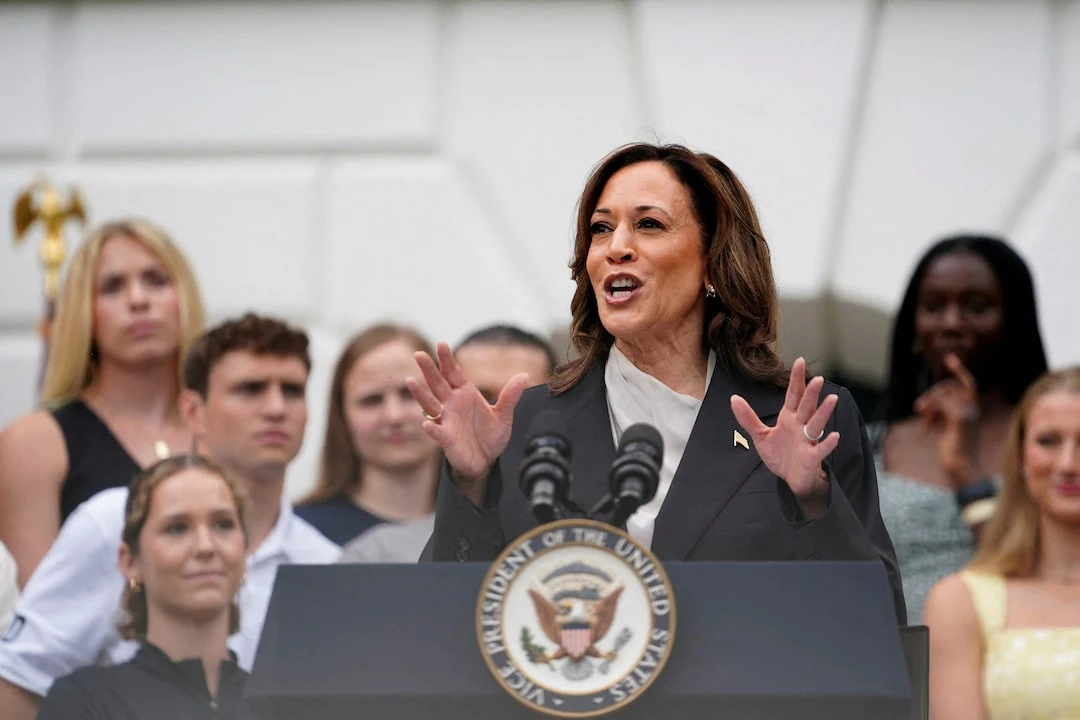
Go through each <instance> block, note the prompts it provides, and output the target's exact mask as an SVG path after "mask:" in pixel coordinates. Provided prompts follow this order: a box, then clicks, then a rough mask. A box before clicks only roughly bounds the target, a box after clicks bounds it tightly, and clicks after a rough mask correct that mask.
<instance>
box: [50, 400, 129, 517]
mask: <svg viewBox="0 0 1080 720" xmlns="http://www.w3.org/2000/svg"><path fill="white" fill-rule="evenodd" d="M52 416H53V417H54V418H56V422H57V423H58V424H59V425H60V431H61V432H62V433H63V435H64V444H65V445H66V446H67V453H68V473H67V476H66V477H65V478H64V484H63V486H62V487H61V489H60V522H61V523H63V522H64V521H65V520H67V517H68V515H70V514H71V513H73V512H74V511H75V508H77V507H79V505H81V504H82V503H84V502H85V501H87V500H89V499H90V498H91V497H93V496H94V495H96V494H97V493H99V492H101V491H102V490H108V489H109V488H113V487H120V486H123V487H127V485H128V484H129V483H130V482H131V480H132V478H133V477H135V475H136V474H137V473H138V472H139V471H140V470H141V469H142V468H141V467H140V466H139V464H138V463H137V462H135V460H134V459H133V458H132V457H131V455H129V454H128V452H127V450H125V449H124V447H123V446H122V445H121V444H120V441H119V440H117V439H116V436H115V435H113V434H112V431H111V430H109V428H108V426H107V425H105V423H104V422H103V421H102V420H101V418H99V417H98V416H97V415H96V414H95V413H94V411H93V410H91V409H90V407H89V406H88V405H87V404H86V403H84V402H83V401H82V400H72V401H71V402H69V403H66V404H64V405H61V406H60V407H58V408H56V409H55V410H53V411H52Z"/></svg>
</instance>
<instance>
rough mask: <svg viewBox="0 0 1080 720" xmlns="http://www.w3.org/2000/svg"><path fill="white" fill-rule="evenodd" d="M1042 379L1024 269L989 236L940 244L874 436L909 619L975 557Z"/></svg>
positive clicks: (911, 308) (1042, 358) (895, 343)
mask: <svg viewBox="0 0 1080 720" xmlns="http://www.w3.org/2000/svg"><path fill="white" fill-rule="evenodd" d="M1045 370H1046V355H1045V352H1044V351H1043V344H1042V338H1041V337H1040V335H1039V324H1038V316H1037V313H1036V308H1035V290H1034V284H1033V282H1032V279H1031V273H1030V272H1029V271H1028V268H1027V265H1026V264H1025V263H1024V261H1023V259H1021V257H1020V256H1019V255H1018V254H1017V253H1016V252H1015V251H1014V250H1013V249H1012V248H1010V247H1009V245H1008V244H1006V243H1005V242H1004V241H1002V240H999V239H997V238H993V237H983V236H971V235H962V236H955V237H949V238H946V239H944V240H941V241H939V242H937V243H936V244H934V245H933V246H932V247H931V248H930V249H929V250H928V251H927V252H926V254H925V255H924V256H923V257H922V259H921V260H920V261H919V263H918V264H917V265H916V267H915V271H914V273H913V274H912V277H911V280H910V282H909V284H908V287H907V290H906V291H905V293H904V299H903V302H902V303H901V305H900V310H899V312H898V313H897V317H896V321H895V325H894V329H893V340H892V349H891V365H890V371H889V380H888V386H887V388H886V391H885V395H884V398H883V402H882V409H881V414H880V421H879V422H876V423H873V424H871V425H870V426H869V428H868V432H869V435H870V439H871V444H872V445H873V447H874V450H875V457H876V461H877V463H878V478H879V485H880V489H881V512H882V516H883V517H884V519H885V524H886V526H887V527H888V528H889V533H890V535H891V536H892V538H893V542H894V543H895V546H896V552H897V557H898V559H899V561H900V568H901V571H902V573H903V577H904V592H905V596H906V599H907V606H908V612H909V614H910V617H911V618H912V620H917V619H918V618H919V617H920V616H921V615H922V606H923V602H924V601H925V598H926V593H927V592H929V590H930V588H931V587H932V586H933V584H934V583H935V582H937V581H938V580H940V579H941V578H942V577H944V576H945V575H948V574H949V573H951V572H953V571H955V570H957V569H959V568H960V567H962V566H963V564H964V563H966V562H967V561H968V560H969V559H970V557H971V553H972V550H973V547H974V538H973V533H976V534H977V533H978V528H979V526H980V525H982V523H984V522H985V521H986V520H988V519H989V517H990V514H991V513H992V511H993V504H994V499H993V498H994V495H995V493H996V482H995V480H994V478H995V477H997V476H999V475H1000V473H1001V468H1002V460H1003V453H1004V448H1005V442H1004V440H1005V436H1006V432H1007V430H1008V426H1009V421H1010V418H1011V417H1012V413H1013V409H1014V408H1015V406H1016V403H1017V402H1018V401H1019V399H1020V397H1021V396H1022V395H1023V393H1024V391H1025V390H1026V389H1027V387H1028V385H1030V384H1031V383H1032V382H1033V381H1034V380H1035V378H1037V377H1038V376H1039V375H1040V374H1041V373H1043V372H1044V371H1045Z"/></svg>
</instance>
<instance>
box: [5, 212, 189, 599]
mask: <svg viewBox="0 0 1080 720" xmlns="http://www.w3.org/2000/svg"><path fill="white" fill-rule="evenodd" d="M203 326H204V313H203V304H202V299H201V297H200V294H199V289H198V287H197V285H196V283H195V277H194V275H193V273H192V270H191V266H190V264H189V263H188V261H187V259H186V258H185V257H184V255H183V253H182V252H181V251H180V249H179V248H178V247H177V246H176V245H175V244H174V243H173V241H172V240H171V239H170V238H169V236H168V234H167V233H166V232H165V231H164V230H163V229H162V228H160V227H158V226H157V225H155V224H153V223H151V222H149V221H147V220H142V219H137V218H127V219H121V220H116V221H110V222H107V223H105V224H103V225H101V226H100V227H98V228H97V229H95V230H94V231H93V232H91V233H90V234H89V235H88V236H87V237H86V239H85V240H83V241H82V242H81V243H80V244H79V247H78V250H77V251H76V252H75V253H74V255H73V257H72V258H71V263H70V266H69V267H68V270H67V273H66V275H65V277H64V282H63V284H62V285H61V287H60V294H59V296H58V298H57V308H56V318H55V320H54V321H53V323H52V327H51V329H50V332H49V345H50V347H49V355H48V364H47V366H46V368H45V375H44V378H43V384H42V388H41V396H40V398H39V399H40V408H39V409H37V410H34V411H32V412H29V413H27V414H25V415H23V416H21V417H19V418H17V419H16V420H14V421H13V422H12V423H11V424H10V425H9V426H8V427H6V428H4V430H3V431H2V432H0V541H2V542H3V543H4V544H5V545H7V547H8V550H10V551H11V555H12V557H14V558H15V562H16V564H17V566H18V578H19V587H20V588H22V587H23V586H25V585H26V582H27V580H28V579H29V578H30V575H31V574H33V572H34V569H35V568H36V567H37V565H38V563H39V562H41V558H42V557H44V556H45V553H46V551H48V549H49V547H50V546H51V545H52V543H53V542H54V541H55V540H56V536H57V534H58V533H59V532H60V526H61V525H62V524H63V523H64V520H65V519H67V516H68V515H69V514H70V513H72V512H73V511H74V510H75V508H77V507H78V506H79V505H80V504H81V503H82V502H84V501H86V500H88V499H90V498H91V497H93V496H94V495H95V494H97V493H98V492H100V491H102V490H105V489H107V488H113V487H124V486H126V485H127V484H128V483H130V482H131V479H132V478H133V477H134V476H135V474H136V473H137V472H139V471H140V470H141V469H143V468H146V467H149V466H150V465H152V464H153V463H155V462H156V461H157V460H159V459H161V458H163V457H166V456H168V455H172V454H176V453H184V452H188V451H189V450H190V449H191V442H192V435H191V429H190V428H189V427H188V426H187V424H186V423H185V422H184V421H183V419H182V418H181V417H180V413H179V410H178V408H177V397H178V395H179V392H180V362H181V358H182V357H183V356H184V354H185V353H186V351H187V349H188V347H189V346H190V344H191V342H192V341H193V340H194V339H195V338H196V337H197V336H198V335H199V334H201V333H202V331H203V329H204V327H203Z"/></svg>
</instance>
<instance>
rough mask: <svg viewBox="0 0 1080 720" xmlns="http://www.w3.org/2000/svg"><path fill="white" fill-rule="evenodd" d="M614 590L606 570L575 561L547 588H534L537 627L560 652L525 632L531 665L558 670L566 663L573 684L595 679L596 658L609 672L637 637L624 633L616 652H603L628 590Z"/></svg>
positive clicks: (550, 577)
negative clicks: (603, 643)
mask: <svg viewBox="0 0 1080 720" xmlns="http://www.w3.org/2000/svg"><path fill="white" fill-rule="evenodd" d="M613 585H614V583H613V581H612V578H611V576H610V575H609V574H608V573H606V572H604V571H603V570H601V569H600V568H597V567H594V566H592V565H587V564H585V563H582V562H574V563H571V564H568V565H563V566H561V567H559V568H556V569H555V570H553V571H552V572H550V573H548V574H547V575H546V576H545V577H544V578H543V583H542V587H540V588H530V589H529V597H531V598H532V601H533V606H534V608H535V609H536V619H537V624H538V625H539V626H540V629H541V630H542V631H543V633H544V635H545V636H547V638H548V640H550V641H551V642H553V643H555V644H556V645H557V646H558V647H557V649H554V650H553V651H552V652H548V651H547V650H546V649H544V648H542V647H540V646H539V645H536V644H534V643H533V641H532V634H531V633H530V632H529V630H528V628H522V633H521V642H522V647H523V649H524V650H525V653H526V655H527V656H528V658H529V660H530V661H531V662H532V663H534V664H538V665H539V664H545V665H548V667H551V668H552V669H554V663H555V661H558V660H564V659H565V660H566V662H565V663H564V664H563V667H562V675H563V677H565V678H566V679H568V680H574V681H581V680H584V679H586V678H588V677H590V676H591V675H592V673H593V670H594V667H593V659H595V660H598V661H600V666H599V668H598V669H599V671H600V672H601V673H606V672H607V668H608V667H610V664H611V661H612V660H614V659H615V657H616V656H617V654H618V651H619V649H620V648H622V646H623V645H625V644H626V643H627V642H629V640H630V638H631V636H632V633H631V631H630V629H629V628H624V629H623V630H622V632H620V633H619V635H618V636H617V637H616V639H615V642H614V644H613V647H612V648H611V649H610V650H607V651H602V650H601V649H600V648H598V647H597V643H600V642H601V641H602V640H604V638H606V637H607V635H608V632H609V631H610V630H611V627H612V625H613V624H614V622H615V611H616V609H617V608H618V604H619V597H620V595H621V594H622V591H623V587H622V586H621V585H614V586H613Z"/></svg>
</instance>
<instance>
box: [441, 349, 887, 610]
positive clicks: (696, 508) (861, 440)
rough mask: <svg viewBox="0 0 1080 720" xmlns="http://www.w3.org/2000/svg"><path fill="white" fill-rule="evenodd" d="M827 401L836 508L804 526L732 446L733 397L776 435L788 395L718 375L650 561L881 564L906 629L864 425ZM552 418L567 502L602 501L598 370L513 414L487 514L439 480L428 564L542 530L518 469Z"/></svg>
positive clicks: (759, 467)
mask: <svg viewBox="0 0 1080 720" xmlns="http://www.w3.org/2000/svg"><path fill="white" fill-rule="evenodd" d="M829 393H836V394H838V395H839V402H838V403H837V405H836V410H835V412H834V413H833V416H832V418H831V419H830V421H829V425H828V426H827V427H826V433H828V432H832V431H833V430H838V431H839V432H840V444H839V446H838V447H837V448H836V450H835V451H833V453H832V454H831V455H830V456H829V457H828V458H827V460H826V464H825V469H826V472H827V474H828V476H829V482H830V484H831V495H830V500H829V509H828V511H827V512H826V513H825V515H823V516H822V517H820V518H818V519H816V520H813V521H806V520H804V519H803V518H802V513H801V511H800V509H799V505H798V502H797V501H796V500H795V497H794V495H792V493H791V491H790V490H789V489H788V486H787V484H786V483H784V482H783V481H782V480H780V479H779V478H777V477H776V476H775V475H773V474H772V473H771V472H770V471H769V470H768V468H766V467H765V465H764V464H763V463H762V462H761V459H760V458H759V457H758V454H757V452H755V451H754V449H753V447H752V446H751V448H750V449H749V450H747V449H745V448H743V447H741V446H737V445H735V443H734V431H735V430H740V432H741V431H742V429H741V428H740V426H739V424H738V422H737V421H736V420H735V416H734V414H733V413H732V412H731V403H730V398H731V396H732V395H733V394H738V395H741V396H742V397H744V398H746V400H747V402H749V403H750V406H751V407H752V408H753V409H754V410H755V411H756V412H757V414H758V416H759V417H761V419H762V421H763V422H764V423H765V424H767V425H771V424H774V423H775V422H776V417H777V415H778V414H779V412H780V409H781V408H782V407H783V404H784V395H785V392H784V390H783V389H781V388H779V387H777V386H775V385H766V384H763V383H752V382H749V381H743V380H738V379H735V378H733V377H732V376H731V375H730V374H729V373H727V372H725V371H724V370H723V369H722V368H721V367H720V366H717V368H716V369H715V370H714V372H713V377H712V381H711V382H710V384H709V388H708V390H707V392H706V393H705V399H704V401H703V402H702V405H701V410H700V411H699V413H698V417H697V422H696V423H695V424H694V428H693V431H692V432H691V434H690V439H689V441H688V443H687V445H686V450H685V452H684V453H683V457H682V461H681V462H680V463H679V469H678V471H677V472H676V473H675V477H674V479H673V480H672V483H671V488H670V489H669V490H668V494H667V497H666V498H665V499H664V504H663V506H662V507H661V509H660V513H659V514H658V515H657V518H656V524H655V528H654V530H653V541H652V550H653V552H654V553H655V554H656V555H657V557H659V558H660V559H661V560H755V561H770V560H873V559H877V560H880V561H881V562H882V563H884V564H885V568H886V570H887V571H888V575H889V579H890V582H891V584H892V589H893V596H894V598H895V601H896V613H897V618H898V619H899V622H900V624H904V623H906V615H907V613H906V609H905V605H904V596H903V591H902V588H901V580H900V570H899V567H898V565H897V561H896V553H895V551H894V550H893V545H892V540H891V539H890V538H889V534H888V532H887V531H886V529H885V526H884V524H883V523H882V520H881V513H880V510H879V507H878V491H877V473H876V471H875V469H874V458H873V453H872V452H871V450H870V446H869V441H868V440H867V435H866V429H865V426H864V424H863V420H862V416H861V414H860V413H859V410H858V408H857V407H856V405H855V401H854V400H852V398H851V394H850V393H849V392H848V391H847V390H846V389H845V388H843V387H840V386H838V385H834V384H832V383H825V388H824V389H823V391H822V397H825V396H826V395H827V394H829ZM545 410H556V411H558V412H559V413H561V414H562V415H563V417H565V419H566V425H565V432H566V435H567V439H568V440H569V441H570V443H571V446H572V459H571V466H572V470H573V480H572V484H571V487H570V491H569V495H570V497H571V499H573V500H574V501H575V502H577V504H578V505H580V506H581V507H584V508H590V507H593V506H594V505H596V503H597V502H599V501H600V499H601V498H602V497H603V496H604V494H605V493H606V492H607V478H608V474H609V472H610V468H611V462H612V460H613V459H614V457H615V443H614V442H613V440H612V435H611V421H610V418H609V416H608V407H607V391H606V387H605V384H604V364H603V363H602V362H601V363H597V365H596V366H595V367H593V368H592V369H591V370H589V372H588V373H587V374H586V376H585V377H584V378H583V379H582V380H581V382H580V383H578V385H576V386H575V387H574V388H573V389H572V390H570V391H568V392H565V393H563V394H561V395H552V394H551V393H550V392H549V391H548V389H547V387H545V386H540V387H535V388H530V389H529V390H527V391H526V392H525V395H524V396H523V397H522V399H521V402H520V403H519V404H518V407H517V408H516V409H515V412H514V426H513V432H512V435H511V438H510V443H509V445H507V447H506V450H505V451H504V452H503V454H502V456H501V457H500V458H499V460H498V462H497V463H496V464H495V466H494V467H493V468H492V472H491V477H490V478H489V483H488V490H487V496H486V498H485V502H484V505H483V507H480V508H478V507H477V506H475V505H473V504H472V503H471V502H470V501H469V500H468V499H467V498H466V497H465V496H464V495H462V494H461V492H460V491H458V490H457V488H456V487H455V486H454V485H453V483H451V482H450V479H449V473H448V472H447V471H446V470H445V469H444V472H443V478H442V481H441V484H440V487H439V496H438V503H437V506H436V511H435V530H434V532H433V533H432V536H431V540H430V541H429V543H428V547H427V548H426V549H425V551H424V555H423V557H422V558H421V559H422V560H423V559H432V560H436V561H445V560H449V561H455V560H456V561H491V560H494V559H495V557H496V556H497V555H498V554H499V552H500V551H502V550H503V548H504V547H505V546H506V545H507V543H508V542H509V541H511V540H513V539H514V538H516V537H517V536H518V535H520V534H522V533H524V532H526V531H527V530H530V529H532V528H533V527H535V526H536V524H537V523H536V520H535V518H534V517H533V515H532V512H531V511H530V509H529V502H528V500H527V498H525V496H524V495H523V494H522V492H521V490H520V489H519V488H518V482H517V469H518V465H519V464H520V463H521V458H522V455H523V453H524V450H525V444H526V441H527V437H526V436H527V434H528V432H529V425H530V423H531V422H532V419H533V418H534V417H536V415H537V414H538V413H540V412H543V411H545ZM743 434H744V435H745V433H743Z"/></svg>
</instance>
